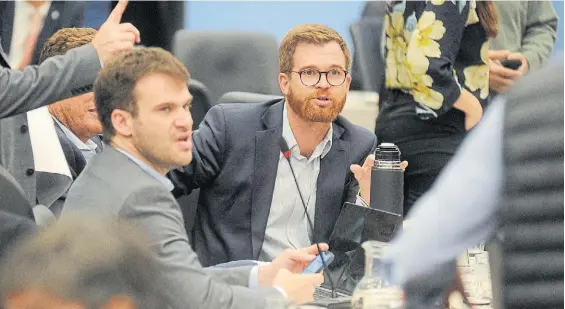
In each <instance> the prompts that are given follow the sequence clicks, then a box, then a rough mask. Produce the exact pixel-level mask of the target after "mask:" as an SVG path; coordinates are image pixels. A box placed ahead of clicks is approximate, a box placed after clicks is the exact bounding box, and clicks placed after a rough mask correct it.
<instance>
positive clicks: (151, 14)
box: [112, 1, 188, 51]
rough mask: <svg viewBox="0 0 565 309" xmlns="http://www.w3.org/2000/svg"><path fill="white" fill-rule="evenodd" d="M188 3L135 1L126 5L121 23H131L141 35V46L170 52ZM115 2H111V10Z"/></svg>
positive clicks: (181, 24) (182, 22)
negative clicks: (159, 48)
mask: <svg viewBox="0 0 565 309" xmlns="http://www.w3.org/2000/svg"><path fill="white" fill-rule="evenodd" d="M186 2H188V1H135V2H131V3H130V4H128V7H127V8H126V10H125V11H124V15H123V16H122V22H128V23H132V24H133V25H134V26H136V27H137V29H139V32H140V33H141V45H144V46H154V47H161V48H163V49H166V50H169V51H170V50H171V44H172V41H173V36H174V35H175V32H177V30H180V29H183V28H184V7H185V5H186V4H185V3H186ZM116 4H117V1H112V8H114V7H115V6H116Z"/></svg>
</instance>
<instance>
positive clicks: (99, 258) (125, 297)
mask: <svg viewBox="0 0 565 309" xmlns="http://www.w3.org/2000/svg"><path fill="white" fill-rule="evenodd" d="M86 218H87V217H84V216H83V217H72V216H71V217H69V218H66V220H61V221H59V222H58V223H56V224H55V225H53V226H50V227H48V228H47V229H45V230H43V231H41V232H39V233H38V234H37V235H35V236H30V237H27V238H23V239H21V240H19V241H18V242H16V244H15V246H14V247H13V248H12V249H11V250H10V251H9V253H8V254H7V256H6V259H5V260H4V261H3V263H2V264H1V265H2V267H1V270H0V297H1V303H0V304H1V306H2V307H3V308H6V309H31V308H33V309H145V308H147V309H156V308H166V305H165V303H164V302H163V301H162V298H161V297H160V295H159V294H158V292H157V290H158V287H159V286H160V285H161V284H162V283H161V282H160V281H159V275H158V273H157V268H156V265H155V256H154V255H153V253H152V252H151V249H150V248H149V246H148V245H147V241H146V239H147V238H146V237H145V235H144V234H143V233H142V232H141V231H140V230H138V229H137V228H136V227H135V226H133V225H130V224H128V223H126V222H125V221H119V222H118V221H117V220H105V221H95V220H92V218H88V219H86Z"/></svg>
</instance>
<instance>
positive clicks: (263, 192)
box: [170, 99, 376, 266]
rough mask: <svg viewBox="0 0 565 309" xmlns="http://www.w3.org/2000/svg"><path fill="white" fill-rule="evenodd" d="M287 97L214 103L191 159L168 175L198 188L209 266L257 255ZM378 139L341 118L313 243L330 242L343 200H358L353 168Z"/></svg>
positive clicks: (199, 233) (201, 238)
mask: <svg viewBox="0 0 565 309" xmlns="http://www.w3.org/2000/svg"><path fill="white" fill-rule="evenodd" d="M283 106H284V101H283V100H281V99H275V100H272V101H269V102H266V103H262V104H220V105H216V106H214V107H213V108H212V109H210V111H209V112H208V114H207V115H206V117H205V118H204V120H203V122H202V123H201V124H200V127H199V129H198V130H197V131H195V133H194V135H193V144H194V148H193V159H192V163H191V164H190V165H188V166H186V167H185V168H184V169H183V170H174V171H172V172H171V173H170V175H171V178H173V179H174V181H175V183H176V185H177V186H178V187H179V188H181V190H180V191H182V189H184V190H185V191H190V190H192V189H194V188H196V187H200V197H199V201H198V209H197V214H196V220H195V226H194V230H193V237H194V246H193V247H194V249H195V251H196V253H198V257H199V258H200V262H201V263H202V264H203V265H206V266H208V265H216V264H219V263H225V262H228V261H233V260H257V259H258V258H259V254H260V252H261V247H262V246H263V240H264V237H265V229H266V226H267V220H268V218H269V212H270V209H271V202H272V199H273V191H274V188H275V179H276V175H277V167H278V162H279V159H280V146H279V139H280V137H281V136H282V123H283V121H282V117H283ZM375 147H376V137H375V135H374V134H373V133H371V132H369V131H368V130H366V129H364V128H361V127H359V126H356V125H354V124H352V123H351V122H349V121H347V120H346V119H345V118H343V117H341V116H339V117H338V118H337V119H336V120H335V121H334V122H333V137H332V147H331V149H330V151H329V152H328V154H327V155H326V156H325V157H324V158H323V159H321V161H320V174H319V176H318V180H317V184H316V206H315V209H316V210H315V216H314V231H313V235H314V241H315V242H327V241H329V238H330V235H331V232H332V231H333V228H334V224H335V222H336V221H337V218H338V216H339V213H340V211H341V208H342V206H343V203H344V202H345V201H349V202H355V199H356V196H357V193H358V191H359V185H358V183H357V181H356V180H355V177H354V176H353V174H352V173H351V172H350V170H349V166H350V165H351V164H354V163H356V164H362V162H363V161H364V160H365V158H366V157H367V155H368V154H369V153H370V152H372V151H374V150H375Z"/></svg>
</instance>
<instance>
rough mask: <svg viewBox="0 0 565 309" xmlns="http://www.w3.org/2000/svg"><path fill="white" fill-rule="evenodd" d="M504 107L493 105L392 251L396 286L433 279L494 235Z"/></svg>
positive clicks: (500, 102)
mask: <svg viewBox="0 0 565 309" xmlns="http://www.w3.org/2000/svg"><path fill="white" fill-rule="evenodd" d="M504 105H505V103H504V101H503V99H502V98H498V99H497V100H496V101H495V102H493V104H492V105H491V106H490V107H489V109H488V110H487V112H486V113H485V116H484V118H483V120H482V121H481V122H480V123H479V124H478V125H477V127H476V128H475V129H473V131H472V132H470V133H469V135H468V136H467V138H466V139H465V140H464V142H463V143H462V145H461V147H460V149H459V150H458V152H457V153H456V155H455V157H453V159H452V160H451V161H450V163H449V164H448V165H447V166H446V167H445V169H444V171H443V172H442V173H441V174H440V176H439V177H438V179H437V181H436V182H435V184H434V186H433V187H432V188H431V189H430V191H428V192H427V193H426V194H425V195H424V196H422V198H420V200H418V202H417V203H416V204H415V206H414V208H413V209H412V211H411V212H410V214H409V215H408V218H407V220H408V225H407V227H406V228H405V229H404V230H403V231H402V232H401V233H399V235H398V236H397V237H395V239H394V240H393V241H392V243H391V246H390V247H389V248H387V249H388V250H387V252H386V254H385V256H386V260H387V261H389V263H390V264H389V266H392V267H391V268H390V269H389V275H390V276H391V277H392V278H390V279H392V281H393V282H396V283H397V284H399V285H403V284H404V283H406V282H409V281H410V280H411V279H413V278H416V277H419V276H421V275H427V274H430V273H431V272H433V271H434V270H436V269H438V268H439V267H441V266H442V265H446V264H448V263H452V262H453V261H454V260H455V259H456V258H457V257H458V256H459V255H460V254H461V253H463V252H464V251H465V250H466V249H468V248H470V247H472V246H475V245H477V244H479V243H481V242H483V241H485V240H487V239H488V238H489V236H491V235H492V233H493V232H494V230H495V226H496V218H495V212H496V211H497V208H498V206H499V198H500V194H501V192H502V186H503V160H502V157H503V153H502V145H503V128H504Z"/></svg>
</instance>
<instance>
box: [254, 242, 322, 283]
mask: <svg viewBox="0 0 565 309" xmlns="http://www.w3.org/2000/svg"><path fill="white" fill-rule="evenodd" d="M319 245H320V250H322V251H326V250H328V249H329V246H328V244H325V243H320V244H319ZM316 255H318V248H317V247H316V245H312V246H310V247H306V248H301V249H287V250H285V251H283V253H282V254H281V255H279V256H277V257H276V258H275V259H274V260H273V262H271V264H267V265H261V266H259V286H260V287H264V286H271V285H273V280H274V279H275V277H276V276H277V274H278V273H279V271H280V270H282V269H284V270H288V271H290V272H292V273H296V274H300V273H302V271H304V269H305V268H306V266H308V263H310V262H312V261H313V260H314V259H315V258H316Z"/></svg>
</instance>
